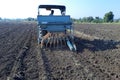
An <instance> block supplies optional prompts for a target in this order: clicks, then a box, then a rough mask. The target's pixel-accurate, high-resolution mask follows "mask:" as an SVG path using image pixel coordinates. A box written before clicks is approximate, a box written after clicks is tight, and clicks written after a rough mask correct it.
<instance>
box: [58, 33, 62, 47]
mask: <svg viewBox="0 0 120 80" xmlns="http://www.w3.org/2000/svg"><path fill="white" fill-rule="evenodd" d="M59 44H60V48H62V37H61V36H60V34H59Z"/></svg>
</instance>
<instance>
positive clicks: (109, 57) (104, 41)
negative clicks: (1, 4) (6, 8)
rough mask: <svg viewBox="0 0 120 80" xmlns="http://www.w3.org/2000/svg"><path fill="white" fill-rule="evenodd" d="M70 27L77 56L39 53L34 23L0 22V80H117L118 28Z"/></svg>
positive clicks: (119, 71) (119, 76)
mask: <svg viewBox="0 0 120 80" xmlns="http://www.w3.org/2000/svg"><path fill="white" fill-rule="evenodd" d="M74 26H75V29H76V30H77V31H78V32H79V33H82V35H81V34H79V33H76V34H75V36H76V37H75V43H76V46H77V49H78V52H77V53H75V52H72V51H70V50H69V49H68V48H67V47H64V48H61V49H54V50H52V51H51V50H41V49H40V47H39V45H37V37H36V36H37V24H36V23H33V22H0V80H19V79H20V80H120V42H119V40H120V38H119V37H120V34H119V33H120V25H118V24H76V25H74ZM83 34H85V35H83ZM86 35H89V36H88V37H87V36H86ZM85 37H87V38H85ZM95 37H97V38H95ZM91 38H92V39H91Z"/></svg>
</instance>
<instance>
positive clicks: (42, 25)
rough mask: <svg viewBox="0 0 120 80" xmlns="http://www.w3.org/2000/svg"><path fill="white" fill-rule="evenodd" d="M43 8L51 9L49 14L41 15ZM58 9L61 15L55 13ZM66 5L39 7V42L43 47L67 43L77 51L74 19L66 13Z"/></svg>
mask: <svg viewBox="0 0 120 80" xmlns="http://www.w3.org/2000/svg"><path fill="white" fill-rule="evenodd" d="M41 9H45V10H49V11H51V13H50V14H49V15H44V14H43V15H41V14H40V13H41ZM55 9H58V10H59V11H60V15H54V10H55ZM65 12H66V7H65V6H63V5H39V7H38V15H37V21H38V44H40V45H41V48H46V47H47V48H53V47H54V48H57V47H61V46H62V45H63V44H66V45H67V46H68V47H69V49H70V50H72V51H76V50H77V49H76V45H75V43H74V35H73V27H72V21H71V18H70V16H69V15H65Z"/></svg>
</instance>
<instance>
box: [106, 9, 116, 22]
mask: <svg viewBox="0 0 120 80" xmlns="http://www.w3.org/2000/svg"><path fill="white" fill-rule="evenodd" d="M113 18H114V14H113V12H112V11H110V12H108V13H106V14H105V15H104V22H113Z"/></svg>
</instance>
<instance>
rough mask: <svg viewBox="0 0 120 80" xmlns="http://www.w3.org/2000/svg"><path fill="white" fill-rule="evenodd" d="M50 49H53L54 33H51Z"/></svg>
mask: <svg viewBox="0 0 120 80" xmlns="http://www.w3.org/2000/svg"><path fill="white" fill-rule="evenodd" d="M50 38H51V39H50V48H52V44H53V33H51V37H50Z"/></svg>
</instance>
